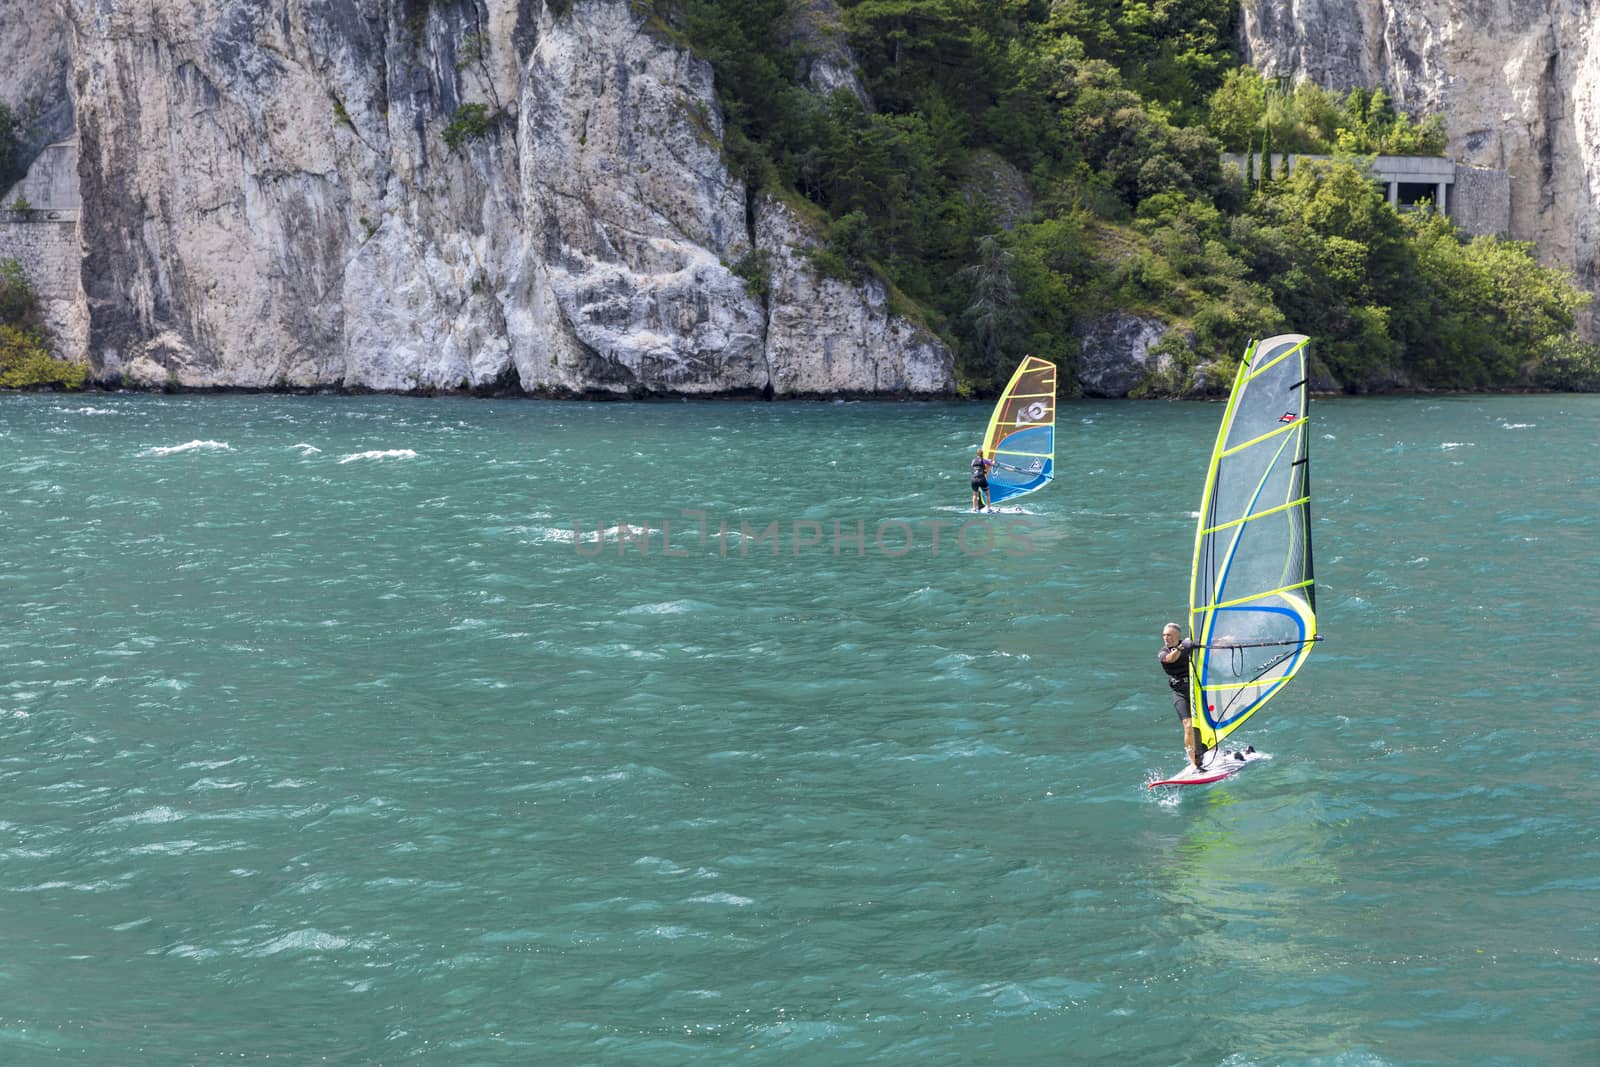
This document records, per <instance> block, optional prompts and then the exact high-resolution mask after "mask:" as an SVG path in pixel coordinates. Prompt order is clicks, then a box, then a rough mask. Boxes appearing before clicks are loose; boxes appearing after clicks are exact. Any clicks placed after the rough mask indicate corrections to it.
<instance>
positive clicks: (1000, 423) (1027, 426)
mask: <svg viewBox="0 0 1600 1067" xmlns="http://www.w3.org/2000/svg"><path fill="white" fill-rule="evenodd" d="M983 454H984V456H986V457H987V458H989V459H997V457H1000V456H1007V457H1016V458H1020V459H1025V460H1028V461H1030V462H1028V463H1025V464H1011V463H1001V462H998V461H997V462H996V463H995V465H994V467H993V468H992V469H991V470H990V471H989V502H990V503H991V504H998V503H1000V502H1001V501H1003V500H1010V499H1011V498H1012V497H1018V496H1022V495H1023V494H1024V493H1031V492H1033V491H1034V490H1036V489H1043V488H1044V487H1045V486H1046V485H1049V484H1050V479H1051V478H1052V477H1054V476H1055V455H1056V366H1055V364H1054V363H1051V362H1050V361H1049V360H1044V359H1039V358H1038V357H1037V356H1028V357H1026V358H1024V359H1023V361H1022V363H1021V364H1020V365H1018V367H1017V370H1016V373H1014V374H1013V375H1012V376H1011V381H1010V382H1009V383H1007V385H1006V388H1005V391H1004V392H1003V393H1001V394H1000V399H999V400H997V401H996V402H995V405H994V412H993V414H992V415H990V417H989V428H988V430H987V432H985V434H984V437H983Z"/></svg>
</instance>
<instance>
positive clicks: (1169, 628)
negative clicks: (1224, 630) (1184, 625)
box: [1156, 622, 1204, 770]
mask: <svg viewBox="0 0 1600 1067" xmlns="http://www.w3.org/2000/svg"><path fill="white" fill-rule="evenodd" d="M1192 648H1194V642H1193V641H1190V640H1189V639H1188V638H1185V637H1184V636H1183V631H1182V630H1180V629H1179V628H1178V624H1177V623H1175V622H1169V623H1167V625H1166V626H1164V627H1162V630H1161V651H1160V652H1158V653H1156V659H1157V660H1158V661H1159V662H1160V663H1161V669H1162V670H1164V671H1166V672H1167V685H1168V686H1170V687H1171V689H1172V710H1173V711H1175V712H1177V713H1178V722H1179V723H1180V724H1182V726H1183V751H1184V753H1185V754H1186V755H1188V757H1189V766H1188V768H1187V769H1189V770H1199V767H1200V765H1199V757H1200V756H1201V755H1204V754H1203V753H1199V754H1197V753H1196V751H1195V747H1196V746H1195V738H1194V717H1193V712H1192V711H1191V710H1190V708H1189V650H1190V649H1192Z"/></svg>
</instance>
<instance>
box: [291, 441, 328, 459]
mask: <svg viewBox="0 0 1600 1067" xmlns="http://www.w3.org/2000/svg"><path fill="white" fill-rule="evenodd" d="M289 447H290V448H298V449H299V450H300V454H301V455H302V456H314V455H316V454H317V453H318V452H321V451H322V449H320V448H318V447H317V446H316V445H308V444H306V443H305V442H304V441H301V442H299V443H298V444H292V445H290V446H289Z"/></svg>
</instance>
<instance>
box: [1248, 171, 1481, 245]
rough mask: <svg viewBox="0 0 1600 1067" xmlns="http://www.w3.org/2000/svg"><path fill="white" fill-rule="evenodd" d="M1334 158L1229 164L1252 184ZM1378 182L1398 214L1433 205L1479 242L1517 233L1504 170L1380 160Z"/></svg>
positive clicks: (1377, 173) (1287, 174) (1374, 172)
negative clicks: (1419, 206)
mask: <svg viewBox="0 0 1600 1067" xmlns="http://www.w3.org/2000/svg"><path fill="white" fill-rule="evenodd" d="M1329 158H1330V157H1329V156H1318V155H1285V154H1283V153H1281V152H1273V153H1271V154H1268V155H1262V154H1260V153H1254V152H1246V153H1237V154H1224V155H1223V157H1222V159H1223V162H1225V163H1231V164H1233V165H1234V166H1235V167H1238V168H1239V172H1240V173H1241V174H1242V175H1244V177H1245V179H1246V180H1248V181H1250V182H1256V181H1260V180H1261V179H1262V178H1263V177H1265V178H1267V179H1268V180H1271V179H1275V178H1286V177H1288V176H1289V175H1290V174H1292V173H1294V168H1295V167H1297V166H1299V165H1300V164H1302V163H1304V162H1306V161H1315V160H1327V159H1329ZM1372 177H1373V178H1374V180H1376V181H1377V182H1379V183H1380V184H1381V185H1382V186H1383V188H1384V195H1385V196H1386V197H1387V198H1388V201H1389V206H1390V207H1392V208H1394V209H1395V210H1396V211H1405V210H1408V209H1410V208H1415V207H1416V206H1418V205H1419V204H1421V203H1423V202H1424V201H1427V202H1429V203H1431V204H1433V205H1434V206H1435V207H1436V208H1437V209H1439V210H1440V211H1442V212H1443V213H1444V214H1445V215H1446V216H1447V217H1449V218H1450V219H1451V220H1452V221H1454V222H1455V224H1456V226H1457V227H1458V228H1459V229H1460V230H1461V231H1462V232H1463V233H1467V234H1472V235H1473V236H1487V235H1490V234H1493V235H1496V236H1500V237H1504V236H1506V235H1508V234H1509V233H1510V232H1511V176H1510V175H1509V174H1507V173H1506V172H1505V171H1503V170H1494V169H1491V168H1489V167H1474V166H1468V165H1466V164H1463V163H1456V162H1454V161H1453V160H1450V159H1447V158H1445V157H1444V156H1376V157H1374V159H1373V164H1372Z"/></svg>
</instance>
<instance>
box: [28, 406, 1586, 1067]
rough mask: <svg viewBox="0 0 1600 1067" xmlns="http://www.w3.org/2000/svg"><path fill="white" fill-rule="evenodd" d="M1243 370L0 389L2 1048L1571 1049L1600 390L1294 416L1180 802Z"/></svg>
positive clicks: (669, 1053) (706, 1054)
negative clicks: (1199, 537)
mask: <svg viewBox="0 0 1600 1067" xmlns="http://www.w3.org/2000/svg"><path fill="white" fill-rule="evenodd" d="M1221 413H1222V409H1221V407H1220V406H1219V405H1212V404H1166V403H1143V404H1137V403H1118V402H1099V403H1081V404H1072V405H1067V406H1065V407H1064V408H1063V409H1062V414H1061V422H1060V433H1059V436H1060V444H1059V446H1058V463H1059V470H1060V472H1061V476H1060V477H1059V478H1058V480H1057V481H1056V483H1055V484H1054V485H1052V486H1051V487H1049V488H1048V489H1047V490H1045V491H1044V492H1043V493H1040V494H1036V495H1034V496H1032V497H1028V498H1026V500H1025V503H1026V505H1027V507H1028V508H1029V510H1030V511H1031V512H1032V514H1027V515H1006V516H986V517H979V518H974V517H973V516H971V515H969V514H967V513H966V512H965V511H964V505H965V503H966V501H967V500H968V498H969V497H968V491H967V486H966V465H967V461H968V459H969V458H970V456H971V450H972V447H973V445H974V444H976V442H977V439H978V437H979V435H980V432H981V428H982V425H983V423H984V422H985V420H986V417H987V412H986V410H984V409H982V408H981V407H980V406H974V405H956V404H946V405H927V404H816V405H812V404H740V403H689V404H676V403H673V404H666V403H662V404H644V405H634V404H555V403H543V402H533V401H473V400H465V399H461V400H457V399H435V400H408V399H398V398H379V397H372V398H331V397H276V396H259V397H227V396H219V397H186V396H174V397H167V396H123V395H107V394H99V395H95V394H91V395H86V396H60V395H34V396H8V397H4V398H0V516H3V523H0V535H3V537H4V543H5V552H4V556H3V559H0V592H3V596H4V600H3V603H4V616H3V625H0V665H3V668H4V669H3V677H0V798H3V804H0V902H3V906H0V931H3V934H4V943H3V947H4V954H3V958H0V1062H6V1063H19V1064H28V1063H46V1062H51V1063H54V1062H63V1063H74V1064H131V1063H139V1064H143V1063H150V1064H175V1063H221V1062H247V1063H255V1062H269V1061H270V1062H274V1063H279V1062H281V1063H296V1064H298V1063H334V1064H346V1063H348V1064H367V1063H384V1064H389V1063H430V1064H431V1063H438V1064H525V1063H541V1064H543V1063H559V1064H566V1063H573V1064H580V1063H594V1064H618V1063H621V1064H674V1063H685V1064H687V1063H718V1064H770V1063H783V1064H859V1063H884V1064H904V1063H917V1064H956V1063H961V1064H968V1063H983V1064H990V1063H992V1064H1061V1063H1108V1064H1110V1063H1118V1064H1120V1063H1129V1064H1134V1063H1137V1064H1162V1063H1185V1064H1208V1065H1210V1064H1215V1065H1227V1067H1248V1065H1257V1064H1261V1065H1266V1064H1329V1065H1391V1064H1460V1063H1475V1064H1507V1065H1510V1064H1546V1063H1548V1064H1569V1063H1570V1064H1594V1063H1596V1062H1600V808H1597V805H1596V802H1595V793H1596V787H1595V782H1596V776H1597V773H1600V727H1597V724H1596V721H1595V720H1596V714H1595V710H1596V709H1595V684H1594V679H1595V677H1596V673H1595V662H1596V649H1597V644H1596V639H1597V638H1600V622H1597V620H1600V521H1597V519H1596V515H1597V511H1600V462H1597V459H1596V456H1597V455H1600V453H1597V452H1596V450H1595V445H1596V442H1597V441H1600V398H1596V397H1570V396H1533V397H1500V398H1426V399H1417V398H1406V399H1361V400H1346V399H1340V400H1317V401H1314V402H1313V409H1312V417H1313V420H1314V432H1313V436H1312V492H1313V498H1314V499H1313V517H1314V531H1315V538H1316V544H1315V550H1316V560H1317V565H1318V568H1317V569H1318V573H1317V579H1318V589H1319V596H1318V605H1317V606H1318V614H1319V618H1320V623H1321V627H1322V630H1323V632H1324V633H1326V635H1327V640H1326V641H1324V642H1323V643H1322V644H1321V645H1320V646H1319V647H1318V648H1317V650H1316V652H1315V653H1314V654H1313V655H1312V657H1311V658H1310V660H1309V661H1308V663H1307V666H1306V667H1305V669H1304V670H1303V671H1302V672H1301V674H1300V676H1299V678H1298V679H1297V680H1296V682H1295V683H1294V685H1293V686H1292V687H1291V688H1290V689H1289V690H1288V691H1286V693H1285V694H1284V695H1283V696H1282V697H1281V698H1280V699H1278V700H1277V701H1275V702H1274V703H1273V704H1272V705H1270V706H1269V707H1268V708H1267V709H1266V710H1265V711H1263V712H1262V713H1261V714H1259V715H1257V716H1256V717H1255V718H1254V719H1252V720H1251V721H1250V723H1249V724H1247V725H1246V727H1245V728H1244V729H1243V730H1241V731H1240V732H1239V733H1238V734H1236V735H1235V737H1236V738H1237V739H1238V740H1239V741H1245V742H1248V743H1251V744H1253V745H1254V746H1255V747H1256V748H1257V749H1259V750H1262V751H1264V752H1266V753H1269V754H1270V755H1271V756H1272V759H1271V760H1269V761H1265V762H1259V763H1256V764H1254V765H1252V766H1251V767H1249V768H1248V769H1246V770H1245V771H1244V772H1243V773H1241V774H1239V775H1238V776H1237V777H1235V778H1233V779H1231V780H1229V781H1227V782H1224V783H1221V784H1218V785H1214V786H1210V787H1204V788H1197V789H1191V790H1188V791H1186V792H1184V793H1183V794H1182V795H1161V794H1168V793H1169V792H1170V791H1166V790H1156V791H1151V790H1147V789H1146V788H1145V782H1146V781H1148V780H1151V776H1152V775H1155V774H1158V773H1164V772H1171V771H1174V770H1176V769H1177V768H1178V767H1179V766H1180V765H1181V763H1182V761H1183V753H1182V747H1181V739H1180V737H1179V734H1178V729H1177V725H1176V722H1175V720H1174V718H1173V715H1172V711H1171V705H1170V701H1169V700H1168V697H1167V694H1166V686H1165V683H1164V679H1163V676H1162V673H1161V671H1160V669H1159V667H1158V666H1157V664H1156V662H1155V652H1156V649H1157V648H1158V647H1159V645H1160V629H1161V625H1162V623H1164V622H1166V621H1167V620H1169V619H1174V620H1180V621H1181V620H1182V618H1183V616H1184V612H1185V609H1186V605H1187V595H1188V594H1187V587H1188V573H1189V561H1190V553H1191V550H1192V545H1193V536H1194V513H1195V509H1196V508H1197V507H1198V504H1199V493H1200V480H1201V478H1202V477H1203V475H1204V471H1205V467H1206V460H1207V456H1208V454H1209V450H1210V446H1211V442H1212V439H1213V438H1214V436H1215V433H1216V426H1217V420H1218V419H1219V417H1220V415H1221ZM664 521H665V522H668V523H670V529H669V531H668V533H667V534H666V535H665V536H663V534H662V532H661V529H662V524H663V522H664ZM774 523H776V524H777V525H776V527H774V526H773V524H774ZM835 523H837V524H838V525H837V526H835ZM646 527H648V528H649V529H650V530H651V531H652V532H650V533H648V534H646V533H645V532H643V531H644V530H645V528H646ZM724 531H726V532H725V533H724ZM935 534H937V535H938V537H939V541H938V544H937V545H935V544H934V536H935ZM624 535H626V537H627V540H626V542H625V543H619V540H620V539H621V538H622V537H623V536H624Z"/></svg>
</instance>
